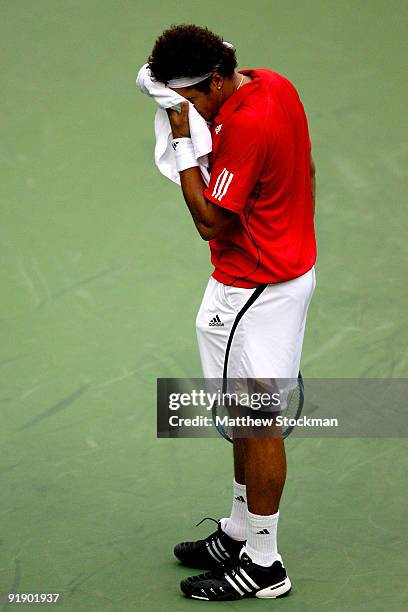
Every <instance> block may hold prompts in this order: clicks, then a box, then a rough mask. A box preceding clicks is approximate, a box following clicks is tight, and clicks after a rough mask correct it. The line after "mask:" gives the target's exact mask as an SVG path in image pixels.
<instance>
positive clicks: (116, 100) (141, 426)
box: [0, 0, 408, 612]
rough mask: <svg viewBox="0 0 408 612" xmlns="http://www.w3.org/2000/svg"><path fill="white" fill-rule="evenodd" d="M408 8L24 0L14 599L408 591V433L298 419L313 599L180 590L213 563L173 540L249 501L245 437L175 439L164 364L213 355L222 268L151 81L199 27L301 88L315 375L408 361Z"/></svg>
mask: <svg viewBox="0 0 408 612" xmlns="http://www.w3.org/2000/svg"><path fill="white" fill-rule="evenodd" d="M407 17H408V5H407V3H406V2H404V1H402V0H388V1H385V0H369V1H367V2H362V1H361V0H343V1H341V2H334V1H332V0H328V1H324V0H311V1H310V2H308V3H305V2H301V1H299V0H290V1H287V0H286V1H284V0H276V1H275V2H273V3H271V2H267V1H266V0H260V1H258V0H256V1H255V2H252V3H244V2H243V1H242V0H238V1H236V2H233V1H232V0H225V1H224V2H222V3H219V2H216V1H215V0H208V1H207V2H205V3H199V2H197V1H196V0H191V1H190V2H189V3H188V4H187V3H185V4H183V3H179V2H163V1H157V0H152V2H149V3H145V2H138V1H130V0H119V1H118V2H114V1H109V0H98V1H97V0H82V1H81V2H80V1H78V0H66V1H65V2H58V1H57V0H37V1H36V2H32V1H29V0H16V1H12V0H5V1H3V2H2V5H1V21H0V39H1V49H2V53H1V56H2V60H1V94H2V95H1V102H0V104H1V117H2V122H1V138H0V193H1V212H2V223H1V229H0V232H1V247H0V248H1V251H0V253H1V264H2V265H1V288H2V289H1V296H2V299H1V315H0V316H1V343H0V351H1V352H0V366H1V370H0V373H1V389H0V402H1V427H0V483H1V489H0V491H1V494H0V499H1V504H0V513H1V527H0V593H2V597H3V595H4V594H5V593H7V592H10V591H12V592H20V593H29V592H31V593H32V592H43V593H44V592H61V593H63V599H62V604H61V606H62V608H63V609H64V610H67V611H68V610H70V611H73V612H90V611H94V610H95V611H98V612H111V611H114V612H127V611H129V612H130V611H133V610H143V611H157V610H160V609H164V610H169V611H171V612H176V611H177V612H178V611H181V612H183V611H184V610H190V609H192V608H194V607H197V608H201V607H205V606H207V608H209V609H213V608H215V607H217V609H218V610H224V609H225V610H226V609H230V610H232V609H234V610H235V609H236V610H238V609H241V610H252V609H254V610H255V609H258V610H259V609H260V608H263V609H266V607H268V609H269V608H270V609H273V610H279V611H283V610H285V611H288V612H289V611H291V612H292V611H293V612H299V610H302V611H303V612H306V611H307V612H309V611H310V612H345V611H352V612H355V611H359V610H368V611H370V612H377V611H382V610H387V611H391V610H392V611H395V612H400V611H401V610H403V609H406V607H407V605H408V595H407V590H406V580H405V575H406V558H407V550H406V542H407V541H408V537H407V536H408V534H407V524H406V498H407V493H408V487H407V479H406V471H407V459H406V450H407V443H406V439H402V438H400V439H398V438H394V439H384V438H382V439H381V438H371V439H367V438H352V439H331V440H330V439H318V438H315V439H300V438H293V439H289V440H288V442H287V452H288V461H289V469H288V481H287V485H286V489H285V494H284V502H283V505H282V508H281V519H280V524H279V545H280V548H281V549H282V550H283V551H284V554H285V562H286V565H287V567H288V570H289V571H290V574H291V578H292V580H293V583H294V589H293V592H292V594H291V596H290V597H289V598H286V599H283V600H277V601H270V602H269V603H266V602H261V601H257V600H245V601H241V602H237V603H228V604H222V603H221V604H220V603H218V604H211V603H207V604H203V603H201V602H193V601H191V600H187V599H184V598H183V597H182V595H181V593H180V592H179V587H178V584H179V581H180V580H181V579H182V578H184V577H186V576H188V575H189V574H190V573H191V571H190V570H188V568H182V567H181V566H179V565H178V564H177V563H176V561H175V559H173V556H172V548H173V546H174V544H175V543H176V542H178V541H180V540H184V539H190V538H194V539H195V538H196V537H204V536H205V535H207V531H206V529H207V527H206V525H202V526H200V527H197V528H196V527H195V526H194V525H195V524H196V523H198V521H199V520H201V518H203V517H204V516H214V517H216V518H217V517H219V516H223V515H224V514H223V513H225V512H226V511H227V510H228V507H229V498H230V482H231V475H232V472H231V469H232V468H231V462H230V452H231V449H230V447H229V446H228V444H227V443H225V442H224V441H222V440H221V439H219V440H218V439H202V440H157V439H156V378H157V377H168V378H170V377H199V376H200V375H201V370H200V363H199V357H198V351H197V348H196V340H195V331H194V320H195V315H196V311H197V309H198V306H199V303H200V301H201V296H202V292H203V290H204V287H205V284H206V282H207V278H208V276H209V274H210V273H211V267H210V264H209V257H208V245H207V244H206V243H205V242H203V241H201V240H200V238H199V236H198V234H197V233H196V231H195V229H194V226H193V223H192V221H191V219H190V217H189V214H188V212H187V211H186V209H185V204H184V202H183V200H182V197H181V194H180V191H179V190H178V189H177V188H176V187H175V186H174V185H172V184H171V183H170V181H167V180H166V179H164V178H163V177H161V176H160V175H159V173H158V171H157V170H156V168H155V166H154V163H153V117H154V112H155V108H154V104H153V103H152V101H151V100H149V99H147V97H146V96H142V95H141V94H140V93H139V92H138V91H137V90H136V87H135V85H134V80H135V76H136V73H137V70H138V69H139V67H140V65H141V64H142V63H144V62H145V61H146V57H147V55H148V54H149V52H150V50H151V47H152V45H153V42H154V40H155V38H156V36H157V35H158V34H159V33H160V32H161V31H162V30H163V29H164V28H165V27H167V26H169V25H170V24H172V23H190V22H192V23H197V24H199V25H207V26H208V27H210V28H211V29H213V30H214V31H215V32H217V33H218V34H220V35H221V36H223V37H224V38H225V39H226V40H229V41H231V42H233V43H234V45H235V46H236V48H237V50H238V59H239V67H240V68H246V67H268V68H272V69H274V70H276V71H278V72H281V73H282V74H284V75H286V76H287V77H288V78H290V80H291V81H293V82H294V83H295V84H296V86H297V88H298V90H299V92H300V95H301V97H302V100H303V102H304V105H305V108H306V112H307V115H308V119H309V124H310V131H311V138H312V143H313V154H314V158H315V162H316V169H317V181H318V182H317V185H318V198H317V220H316V226H317V238H318V265H317V275H318V287H317V289H316V292H315V296H314V299H313V301H312V305H311V308H310V310H309V318H308V328H307V333H306V339H305V344H304V350H303V361H302V372H303V375H304V377H305V379H306V380H307V378H308V377H309V378H313V377H318V378H347V377H351V378H355V377H357V378H358V377H363V378H364V377H371V378H404V377H408V352H407V333H406V313H407V310H408V292H407V290H406V280H404V279H406V262H407V257H408V241H407V238H406V228H407V222H406V183H405V181H404V179H405V176H406V167H407V157H408V145H407V122H406V108H405V107H406V99H407V86H406V77H405V72H406V64H407V57H406V43H404V40H405V39H406V23H407ZM386 409H387V407H386V406H385V410H386ZM0 606H2V607H0V609H1V610H8V609H12V608H13V607H14V606H12V605H9V604H8V603H7V602H6V600H5V599H4V598H3V599H2V602H1V604H0ZM16 607H17V609H18V608H19V607H23V608H24V609H34V608H35V609H36V607H35V606H34V605H30V604H26V605H25V606H16ZM57 609H58V608H57Z"/></svg>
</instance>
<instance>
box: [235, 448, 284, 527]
mask: <svg viewBox="0 0 408 612" xmlns="http://www.w3.org/2000/svg"><path fill="white" fill-rule="evenodd" d="M244 442H245V443H246V444H245V452H244V456H245V479H246V486H247V496H248V508H249V511H250V512H253V513H254V514H264V515H270V514H275V513H276V512H278V510H279V502H280V498H281V496H282V491H283V487H284V485H285V480H286V454H285V445H284V441H283V440H282V438H278V437H276V438H248V439H247V440H244Z"/></svg>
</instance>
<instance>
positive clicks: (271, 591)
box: [255, 577, 292, 599]
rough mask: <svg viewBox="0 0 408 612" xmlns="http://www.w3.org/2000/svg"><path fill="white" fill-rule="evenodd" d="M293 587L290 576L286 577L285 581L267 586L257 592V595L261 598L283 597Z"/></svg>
mask: <svg viewBox="0 0 408 612" xmlns="http://www.w3.org/2000/svg"><path fill="white" fill-rule="evenodd" d="M291 588H292V583H291V582H290V580H289V578H288V577H286V578H285V580H284V581H283V582H279V584H274V585H273V586H270V587H266V588H265V589H261V590H260V591H258V592H257V593H255V597H258V598H259V599H275V598H276V597H283V596H284V595H287V594H288V593H289V591H290V590H291Z"/></svg>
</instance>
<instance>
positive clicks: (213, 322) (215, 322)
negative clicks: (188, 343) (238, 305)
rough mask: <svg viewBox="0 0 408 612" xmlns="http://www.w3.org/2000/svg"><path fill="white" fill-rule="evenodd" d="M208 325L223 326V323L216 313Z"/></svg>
mask: <svg viewBox="0 0 408 612" xmlns="http://www.w3.org/2000/svg"><path fill="white" fill-rule="evenodd" d="M208 325H209V326H210V327H224V323H223V322H222V321H221V319H220V317H219V316H218V315H215V317H214V318H213V319H211V321H210V322H209V324H208Z"/></svg>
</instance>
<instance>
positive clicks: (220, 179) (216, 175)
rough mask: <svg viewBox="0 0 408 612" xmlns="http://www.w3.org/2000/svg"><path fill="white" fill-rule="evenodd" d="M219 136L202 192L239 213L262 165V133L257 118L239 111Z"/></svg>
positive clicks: (215, 202)
mask: <svg viewBox="0 0 408 612" xmlns="http://www.w3.org/2000/svg"><path fill="white" fill-rule="evenodd" d="M219 138H220V140H219V143H218V147H217V149H216V152H215V159H214V162H213V166H212V168H211V178H210V184H209V185H208V187H207V189H205V191H204V196H205V197H206V198H207V200H210V202H213V203H214V204H218V205H219V206H222V207H224V208H228V209H229V210H232V211H233V212H235V213H239V212H240V211H241V210H242V209H243V207H244V206H245V203H246V201H247V199H248V196H249V194H250V193H251V191H252V189H253V187H254V185H255V183H256V181H257V180H258V179H259V176H260V173H261V171H262V168H263V166H264V162H265V157H266V147H265V137H264V135H263V133H262V129H261V123H260V121H259V120H256V119H252V117H251V116H248V114H245V113H239V112H238V113H236V116H234V117H232V118H231V120H230V121H228V124H227V125H226V126H225V129H222V131H221V133H220V136H219Z"/></svg>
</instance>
